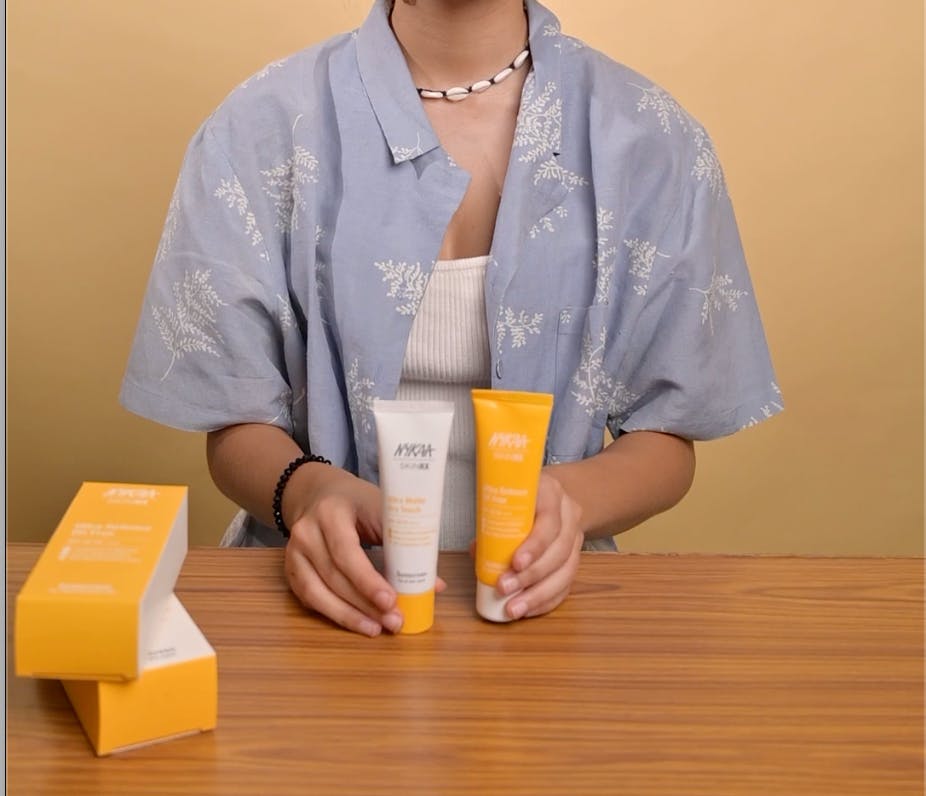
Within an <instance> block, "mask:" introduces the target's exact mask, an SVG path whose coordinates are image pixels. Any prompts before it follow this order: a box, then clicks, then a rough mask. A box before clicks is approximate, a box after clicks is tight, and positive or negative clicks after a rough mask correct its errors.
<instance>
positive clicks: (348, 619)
mask: <svg viewBox="0 0 926 796" xmlns="http://www.w3.org/2000/svg"><path fill="white" fill-rule="evenodd" d="M285 558H286V575H287V579H288V580H289V585H290V588H291V589H292V590H293V594H295V595H296V597H297V598H298V599H299V601H300V602H301V603H302V604H303V605H304V606H305V607H306V608H308V609H310V610H313V611H317V612H318V613H320V614H322V615H323V616H326V617H328V618H329V619H331V620H332V621H333V622H336V623H337V624H339V625H340V626H341V627H343V628H346V629H347V630H352V631H353V632H355V633H361V634H362V635H365V636H370V637H371V638H372V637H374V636H378V635H379V634H380V633H381V632H382V630H383V625H382V624H381V623H380V622H378V621H376V620H375V619H373V618H372V617H370V616H369V615H367V614H365V613H363V612H362V611H360V610H358V609H357V608H356V607H354V606H353V605H352V604H351V603H349V602H347V601H346V600H344V599H342V598H341V597H339V596H338V595H337V594H335V593H334V592H333V591H331V589H330V588H328V586H327V584H326V583H325V582H324V581H323V580H322V579H321V578H320V577H319V575H318V573H317V572H316V571H315V570H314V568H313V567H312V565H311V564H310V563H309V561H308V559H306V558H305V556H303V555H302V554H301V553H298V552H296V551H295V548H294V547H293V546H292V545H287V547H286V554H285Z"/></svg>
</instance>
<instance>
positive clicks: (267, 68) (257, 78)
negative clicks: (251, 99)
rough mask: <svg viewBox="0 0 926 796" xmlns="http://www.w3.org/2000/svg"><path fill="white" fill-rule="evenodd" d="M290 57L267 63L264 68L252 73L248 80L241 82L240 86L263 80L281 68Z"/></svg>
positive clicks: (245, 86) (244, 86)
mask: <svg viewBox="0 0 926 796" xmlns="http://www.w3.org/2000/svg"><path fill="white" fill-rule="evenodd" d="M288 60H289V58H281V59H280V60H279V61H273V62H271V63H269V64H267V65H266V66H265V67H264V68H263V69H261V70H260V71H259V72H256V73H255V74H253V75H251V76H250V77H249V78H248V79H247V80H245V81H244V82H243V83H241V84H240V85H239V86H238V88H247V87H248V86H249V85H250V84H251V83H256V82H258V81H260V80H263V79H264V78H265V77H267V75H269V74H270V73H271V72H272V71H273V70H274V69H279V68H280V67H282V66H283V65H284V64H285V63H286V62H287V61H288Z"/></svg>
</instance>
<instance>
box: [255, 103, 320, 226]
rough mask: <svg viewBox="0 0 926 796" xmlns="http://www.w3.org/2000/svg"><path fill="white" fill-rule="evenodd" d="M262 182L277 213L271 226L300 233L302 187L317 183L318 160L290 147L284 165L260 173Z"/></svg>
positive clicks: (299, 149)
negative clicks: (291, 150)
mask: <svg viewBox="0 0 926 796" xmlns="http://www.w3.org/2000/svg"><path fill="white" fill-rule="evenodd" d="M301 118H302V116H301V115H300V116H297V117H296V121H295V122H294V123H293V134H294V135H295V130H296V125H297V124H299V119H301ZM261 176H262V177H263V178H264V186H263V187H264V193H265V194H267V196H269V197H270V198H271V199H272V200H273V204H274V207H275V208H276V211H277V217H276V221H275V223H274V226H275V227H276V228H277V229H278V230H280V232H292V231H295V230H297V229H299V214H298V212H297V211H302V210H305V208H306V203H305V198H304V197H303V195H302V186H304V185H307V184H309V183H313V182H318V158H316V157H315V155H313V154H312V153H311V152H309V150H308V149H306V148H305V147H303V146H298V145H297V144H295V142H294V143H293V154H292V155H291V156H290V157H289V158H288V159H287V160H286V161H285V162H284V163H281V164H279V165H277V166H274V167H273V168H272V169H268V170H267V171H261Z"/></svg>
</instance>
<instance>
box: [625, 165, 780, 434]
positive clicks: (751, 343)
mask: <svg viewBox="0 0 926 796" xmlns="http://www.w3.org/2000/svg"><path fill="white" fill-rule="evenodd" d="M710 154H711V155H713V152H712V151H711V152H710ZM703 156H704V153H703V152H702V157H703ZM713 163H714V169H713V170H710V171H707V172H705V171H703V170H699V169H698V166H697V164H696V166H695V168H694V169H692V172H691V174H690V175H689V176H688V177H687V178H686V183H685V185H686V187H685V190H684V192H683V195H682V198H681V200H680V201H679V203H678V206H677V207H676V210H675V212H674V215H673V217H672V219H671V220H670V222H669V224H668V226H667V228H666V231H665V234H664V235H663V236H662V238H661V240H660V241H659V242H658V244H657V245H656V246H655V247H652V246H650V245H649V244H647V246H648V247H649V248H648V250H647V251H646V252H645V253H644V254H645V255H646V256H648V257H649V259H650V261H656V260H658V267H654V268H653V269H652V270H653V274H654V276H655V275H657V274H659V275H660V276H661V278H659V279H657V278H654V279H653V280H652V282H651V283H650V285H649V286H648V287H649V289H648V291H647V294H646V296H645V302H644V303H643V305H642V309H640V310H638V316H637V318H636V321H635V323H634V324H633V327H632V329H631V332H630V339H629V341H628V342H627V345H626V347H625V348H624V354H623V359H622V362H621V363H620V365H619V373H618V377H617V380H618V382H619V383H621V384H623V385H625V386H626V388H625V395H624V400H623V401H622V402H620V404H619V407H618V411H616V412H613V413H611V414H609V417H608V426H609V429H610V430H611V432H612V433H614V434H617V433H619V432H628V431H639V430H654V431H663V432H667V433H672V434H677V435H679V436H682V437H685V438H688V439H711V438H715V437H720V436H723V435H726V434H731V433H733V432H735V431H738V430H739V429H742V428H745V427H747V426H750V425H754V424H756V423H758V422H760V421H761V420H764V419H765V418H768V417H771V416H772V415H774V414H776V413H777V412H779V411H781V409H782V408H783V407H782V403H781V395H780V392H779V389H778V386H777V384H776V380H775V375H774V372H773V369H772V363H771V359H770V356H769V351H768V346H767V344H766V338H765V333H764V330H763V327H762V322H761V319H760V316H759V310H758V306H757V303H756V297H755V293H754V290H753V286H752V283H751V280H750V276H749V272H748V270H747V266H746V260H745V257H744V254H743V248H742V244H741V241H740V236H739V232H738V230H737V226H736V220H735V218H734V214H733V208H732V206H731V203H730V199H729V196H728V194H727V191H726V187H725V185H724V181H723V176H722V173H721V172H720V170H719V165H717V163H716V159H715V158H714V160H713ZM631 243H636V242H631Z"/></svg>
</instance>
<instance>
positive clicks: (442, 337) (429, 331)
mask: <svg viewBox="0 0 926 796" xmlns="http://www.w3.org/2000/svg"><path fill="white" fill-rule="evenodd" d="M488 261H489V258H488V256H483V257H466V258H463V259H459V260H438V261H437V263H436V264H435V266H434V272H433V273H432V274H431V278H430V280H429V281H428V287H427V290H425V293H424V297H423V298H422V301H421V305H420V306H419V308H418V313H417V315H416V316H415V320H414V322H413V323H412V329H411V333H410V334H409V338H408V345H407V347H406V349H405V361H404V362H403V365H402V376H401V380H400V382H399V389H398V393H397V395H396V397H397V398H398V399H400V400H415V401H420V400H435V401H452V402H453V405H454V413H453V425H452V427H451V430H450V449H449V452H448V459H447V471H446V475H445V479H444V506H443V514H442V518H441V535H440V546H441V549H442V550H466V549H467V548H468V547H469V545H470V542H472V541H473V539H474V538H475V535H476V525H475V521H476V502H475V501H476V497H475V496H476V491H475V489H476V467H475V438H476V434H475V427H474V424H473V404H472V399H471V397H470V390H471V389H473V388H474V387H480V388H487V387H490V386H491V376H490V367H491V361H490V355H489V336H488V332H487V330H486V313H485V292H484V288H483V284H484V281H485V270H486V265H487V263H488Z"/></svg>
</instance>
